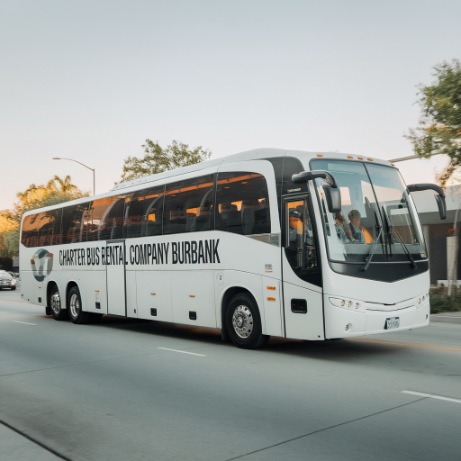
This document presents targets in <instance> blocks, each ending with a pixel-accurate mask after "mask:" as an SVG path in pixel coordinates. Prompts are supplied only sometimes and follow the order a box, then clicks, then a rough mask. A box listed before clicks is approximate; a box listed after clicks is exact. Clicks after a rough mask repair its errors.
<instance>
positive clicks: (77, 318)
mask: <svg viewBox="0 0 461 461" xmlns="http://www.w3.org/2000/svg"><path fill="white" fill-rule="evenodd" d="M67 306H68V308H69V318H70V320H71V321H72V322H73V323H77V324H82V323H87V322H88V320H89V314H88V313H87V312H83V310H82V298H81V296H80V291H79V289H78V287H76V286H74V287H72V288H71V289H70V291H69V296H68V297H67Z"/></svg>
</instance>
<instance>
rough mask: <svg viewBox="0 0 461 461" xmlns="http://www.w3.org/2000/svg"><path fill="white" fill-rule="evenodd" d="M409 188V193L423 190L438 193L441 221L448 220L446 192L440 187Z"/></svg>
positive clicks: (418, 185)
mask: <svg viewBox="0 0 461 461" xmlns="http://www.w3.org/2000/svg"><path fill="white" fill-rule="evenodd" d="M407 187H408V191H409V192H420V191H422V190H433V191H435V192H437V195H436V196H435V201H436V202H437V208H438V209H439V216H440V219H442V220H444V219H446V218H447V204H446V201H445V192H444V191H443V189H442V188H441V187H440V186H437V185H436V184H410V185H408V186H407Z"/></svg>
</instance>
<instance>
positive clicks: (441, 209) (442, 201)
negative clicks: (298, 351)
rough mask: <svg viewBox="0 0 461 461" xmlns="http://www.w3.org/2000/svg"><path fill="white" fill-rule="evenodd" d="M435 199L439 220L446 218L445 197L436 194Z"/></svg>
mask: <svg viewBox="0 0 461 461" xmlns="http://www.w3.org/2000/svg"><path fill="white" fill-rule="evenodd" d="M435 201H436V202H437V208H438V209H439V216H440V219H441V220H444V219H447V204H446V202H445V197H441V196H440V195H436V196H435Z"/></svg>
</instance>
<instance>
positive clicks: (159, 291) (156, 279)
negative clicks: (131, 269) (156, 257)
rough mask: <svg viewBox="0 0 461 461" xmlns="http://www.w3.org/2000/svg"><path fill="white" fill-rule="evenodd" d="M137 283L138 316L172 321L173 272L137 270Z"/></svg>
mask: <svg viewBox="0 0 461 461" xmlns="http://www.w3.org/2000/svg"><path fill="white" fill-rule="evenodd" d="M136 283H137V287H138V289H137V305H138V317H139V318H140V319H147V320H159V321H162V322H172V321H173V309H172V304H171V272H170V271H159V270H155V271H153V270H142V271H137V272H136ZM128 289H129V287H128ZM128 311H130V306H128Z"/></svg>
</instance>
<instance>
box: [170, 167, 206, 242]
mask: <svg viewBox="0 0 461 461" xmlns="http://www.w3.org/2000/svg"><path fill="white" fill-rule="evenodd" d="M212 217H213V176H212V175H208V176H203V177H201V178H194V179H188V180H185V181H180V182H175V183H173V184H168V185H167V186H166V192H165V211H164V215H163V233H164V234H175V233H180V232H197V231H202V230H208V229H212V227H213V219H212Z"/></svg>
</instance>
